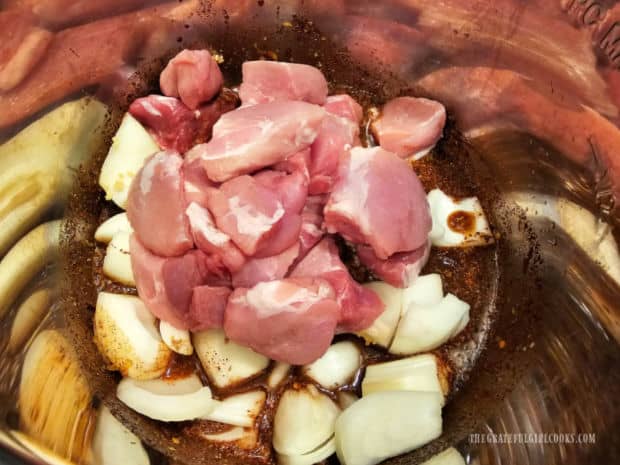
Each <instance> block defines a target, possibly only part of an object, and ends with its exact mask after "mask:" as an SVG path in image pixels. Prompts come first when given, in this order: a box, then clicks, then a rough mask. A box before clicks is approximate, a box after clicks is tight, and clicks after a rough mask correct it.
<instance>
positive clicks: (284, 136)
mask: <svg viewBox="0 0 620 465" xmlns="http://www.w3.org/2000/svg"><path fill="white" fill-rule="evenodd" d="M324 115H325V110H323V109H322V108H321V107H319V106H317V105H312V104H310V103H304V102H274V103H265V104H260V105H254V106H251V107H245V108H243V107H242V108H239V109H237V110H235V111H231V112H229V113H226V114H225V115H223V116H222V117H221V118H220V119H219V121H218V122H217V123H216V124H215V126H214V127H213V138H212V139H211V141H210V142H209V143H207V144H201V145H198V146H196V147H195V148H194V149H192V150H191V151H190V152H189V154H191V156H199V157H201V158H202V160H203V165H204V167H205V169H206V171H207V175H208V176H209V178H210V179H211V180H213V181H217V182H223V181H226V180H228V179H231V178H233V177H235V176H239V175H242V174H248V173H252V172H254V171H258V170H259V169H261V168H265V167H267V166H270V165H273V164H275V163H278V162H281V161H283V160H285V159H286V158H288V157H289V156H291V155H294V154H296V153H298V152H300V151H302V150H304V149H306V148H308V147H310V145H311V144H312V143H313V142H314V139H315V138H316V136H317V134H318V131H319V127H320V125H321V122H322V121H323V117H324Z"/></svg>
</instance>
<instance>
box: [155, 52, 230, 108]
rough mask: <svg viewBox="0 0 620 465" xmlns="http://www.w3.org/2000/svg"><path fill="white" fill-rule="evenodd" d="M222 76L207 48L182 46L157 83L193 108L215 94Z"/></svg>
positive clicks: (165, 93)
mask: <svg viewBox="0 0 620 465" xmlns="http://www.w3.org/2000/svg"><path fill="white" fill-rule="evenodd" d="M223 80H224V78H223V77H222V72H221V71H220V68H219V66H218V65H217V63H216V61H215V60H214V59H213V57H212V56H211V54H210V53H209V51H208V50H183V51H182V52H180V53H179V54H178V55H177V56H175V57H174V58H173V59H172V60H170V61H169V62H168V65H166V67H165V68H164V70H163V71H162V73H161V76H160V77H159V86H160V87H161V90H162V92H163V94H164V95H166V96H168V97H179V98H180V99H181V101H182V102H183V103H184V104H185V105H187V106H188V107H189V108H190V109H191V110H195V109H197V108H198V107H199V106H200V104H202V103H205V102H208V101H209V100H211V99H212V98H213V97H215V95H216V94H217V93H218V92H219V91H220V89H221V87H222V82H223Z"/></svg>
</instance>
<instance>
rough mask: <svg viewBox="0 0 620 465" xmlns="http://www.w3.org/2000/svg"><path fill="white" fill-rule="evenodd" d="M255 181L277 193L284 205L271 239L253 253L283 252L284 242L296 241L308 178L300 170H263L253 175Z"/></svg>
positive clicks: (258, 254)
mask: <svg viewBox="0 0 620 465" xmlns="http://www.w3.org/2000/svg"><path fill="white" fill-rule="evenodd" d="M254 179H255V180H256V182H258V183H259V184H260V185H262V186H263V187H265V188H267V189H269V190H270V191H271V192H274V193H276V194H277V196H278V199H279V200H280V202H281V203H282V206H283V207H284V211H285V213H284V216H283V217H282V220H281V222H280V224H279V225H278V230H277V232H276V233H275V235H274V236H273V237H272V238H271V240H270V241H269V242H268V243H267V244H265V246H264V247H262V248H261V250H259V251H257V253H256V254H255V256H256V257H258V258H265V257H271V256H274V255H279V254H281V253H283V252H284V251H285V250H286V249H287V248H285V244H290V243H291V241H295V242H297V239H298V238H299V235H300V231H301V227H302V216H301V213H302V210H303V208H304V206H305V203H306V199H307V197H308V180H307V178H306V176H305V175H304V174H303V173H302V172H301V171H294V172H292V173H291V174H286V173H283V172H281V171H273V170H264V171H261V172H260V173H257V174H256V175H255V176H254Z"/></svg>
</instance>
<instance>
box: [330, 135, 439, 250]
mask: <svg viewBox="0 0 620 465" xmlns="http://www.w3.org/2000/svg"><path fill="white" fill-rule="evenodd" d="M324 214H325V225H326V227H327V230H328V232H330V233H339V234H341V235H342V236H344V237H345V238H346V239H347V240H349V241H351V242H354V243H356V244H369V245H371V246H372V248H373V250H374V252H375V254H376V255H377V257H379V258H381V259H386V258H388V257H389V256H390V255H393V254H395V253H398V252H409V251H412V250H415V249H417V248H418V247H421V246H422V245H424V244H425V242H426V240H427V238H428V233H429V232H430V230H431V216H430V211H429V206H428V201H427V200H426V193H425V192H424V189H423V187H422V184H421V183H420V180H419V179H418V177H417V176H416V174H415V173H414V172H413V170H412V169H411V168H410V167H409V165H408V164H407V162H406V161H404V160H402V159H400V158H398V156H396V155H394V154H393V153H391V152H388V151H386V150H384V149H382V148H380V147H375V148H372V149H365V148H358V147H356V148H353V149H352V150H351V151H350V152H349V153H347V154H345V155H344V156H343V157H342V158H341V159H340V164H339V166H338V180H337V182H336V184H335V185H334V188H333V190H332V192H331V194H330V196H329V200H328V202H327V205H326V207H325V210H324Z"/></svg>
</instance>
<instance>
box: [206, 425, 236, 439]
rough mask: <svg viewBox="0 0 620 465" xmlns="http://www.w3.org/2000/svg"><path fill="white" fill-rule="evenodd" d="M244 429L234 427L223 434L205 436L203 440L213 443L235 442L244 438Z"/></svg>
mask: <svg viewBox="0 0 620 465" xmlns="http://www.w3.org/2000/svg"><path fill="white" fill-rule="evenodd" d="M245 434H246V433H245V428H242V427H241V426H236V427H234V428H231V429H229V430H228V431H224V432H223V433H215V434H205V436H204V437H205V438H206V439H208V440H209V441H215V442H235V441H238V440H239V439H241V438H243V437H244V436H245Z"/></svg>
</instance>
